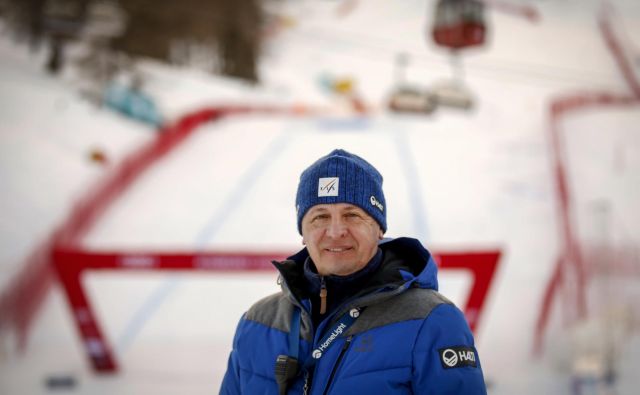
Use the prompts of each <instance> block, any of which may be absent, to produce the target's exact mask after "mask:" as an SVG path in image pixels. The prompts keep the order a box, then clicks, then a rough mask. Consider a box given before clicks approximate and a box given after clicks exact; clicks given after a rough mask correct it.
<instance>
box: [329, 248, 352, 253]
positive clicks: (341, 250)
mask: <svg viewBox="0 0 640 395" xmlns="http://www.w3.org/2000/svg"><path fill="white" fill-rule="evenodd" d="M351 249H353V248H352V247H332V248H325V249H324V250H325V251H328V252H336V253H339V252H345V251H349V250H351Z"/></svg>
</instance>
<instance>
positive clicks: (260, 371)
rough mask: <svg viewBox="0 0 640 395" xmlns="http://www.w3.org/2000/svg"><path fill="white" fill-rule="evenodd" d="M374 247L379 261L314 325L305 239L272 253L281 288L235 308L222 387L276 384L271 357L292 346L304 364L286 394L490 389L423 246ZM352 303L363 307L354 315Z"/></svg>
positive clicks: (255, 394)
mask: <svg viewBox="0 0 640 395" xmlns="http://www.w3.org/2000/svg"><path fill="white" fill-rule="evenodd" d="M380 248H381V250H382V252H383V262H382V264H381V265H380V268H379V269H378V271H377V272H376V273H375V274H374V275H373V276H372V279H371V281H370V282H369V286H367V287H365V288H364V289H363V290H362V291H361V292H359V293H358V294H357V295H355V296H354V297H352V298H351V299H349V300H347V301H346V302H344V303H343V305H342V306H341V307H339V308H337V309H335V310H334V312H333V314H330V315H329V316H328V317H327V318H325V319H324V320H323V321H322V322H321V323H320V324H319V325H318V327H317V328H314V327H313V324H312V320H311V316H310V311H311V310H310V301H309V295H306V294H305V290H304V286H303V285H302V284H303V274H302V266H303V262H304V260H305V259H306V258H307V257H308V253H307V251H306V249H304V250H302V251H301V252H299V253H298V254H296V255H294V256H293V257H290V258H289V259H288V260H286V261H283V262H274V264H275V266H276V267H277V268H278V270H279V271H280V273H281V278H282V280H283V282H282V292H280V293H277V294H274V295H271V296H268V297H266V298H264V299H262V300H260V301H259V302H257V303H256V304H255V305H253V306H252V307H251V308H250V309H249V311H247V313H245V314H244V316H243V317H242V318H241V320H240V323H239V325H238V328H237V331H236V335H235V338H234V341H233V350H232V351H231V354H230V356H229V365H228V369H227V372H226V375H225V377H224V380H223V383H222V387H221V390H220V393H221V394H246V395H259V394H265V395H266V394H276V395H277V394H279V393H280V392H279V386H278V384H277V382H276V377H275V373H274V371H275V367H276V359H277V358H278V356H279V355H280V356H287V355H288V356H290V357H291V358H295V357H297V358H296V359H297V360H298V361H299V362H300V365H301V366H300V367H299V369H298V372H297V374H295V375H292V376H293V377H292V378H291V379H290V380H289V382H288V386H287V392H286V393H287V394H303V393H309V394H312V395H322V394H340V395H347V394H431V395H436V394H486V389H485V383H484V379H483V374H482V368H481V366H480V360H479V358H478V353H477V351H476V349H475V346H474V341H473V335H472V334H471V331H470V330H469V327H468V325H467V322H466V320H465V318H464V315H463V314H462V312H461V311H460V310H459V309H458V308H457V307H456V306H454V305H453V303H451V302H450V301H449V300H447V299H446V298H445V297H444V296H442V295H440V294H439V293H438V292H437V289H438V283H437V267H436V265H435V263H434V261H433V259H432V258H431V255H430V254H429V252H428V251H427V250H426V249H425V248H424V247H423V246H422V245H421V244H420V242H419V241H417V240H415V239H410V238H398V239H393V240H388V241H385V242H382V243H381V244H380ZM296 309H299V310H298V311H299V312H300V319H299V320H298V321H296V319H295V318H296V317H297V316H296V315H295V314H294V311H295V310H296ZM354 309H357V310H354ZM353 311H359V315H358V314H356V315H357V318H355V320H353V319H349V317H350V316H351V315H353V314H351V315H350V312H353ZM344 322H346V323H347V324H348V325H347V326H342V327H341V326H340V325H341V324H342V323H344ZM298 325H299V336H298V338H297V341H298V347H299V350H298V352H297V355H292V354H296V353H295V346H293V345H292V344H290V334H289V333H290V331H291V330H292V328H294V329H293V333H295V331H296V329H295V328H296V327H297V326H298ZM340 328H342V330H340ZM327 339H331V340H330V341H329V342H328V343H327ZM292 348H293V350H292ZM314 351H315V353H314ZM318 351H322V352H321V353H320V354H319V355H320V358H318V359H314V358H313V356H312V354H315V355H316V356H318Z"/></svg>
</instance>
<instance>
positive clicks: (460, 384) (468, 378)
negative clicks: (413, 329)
mask: <svg viewBox="0 0 640 395" xmlns="http://www.w3.org/2000/svg"><path fill="white" fill-rule="evenodd" d="M412 386H413V388H412V389H413V393H415V394H428V395H444V394H469V395H486V393H487V390H486V386H485V382H484V377H483V374H482V367H481V366H480V359H479V358H478V352H477V350H476V348H475V345H474V341H473V335H472V333H471V330H470V329H469V326H468V325H467V321H466V319H465V318H464V315H463V314H462V312H461V311H460V310H459V309H458V308H457V307H455V306H454V305H452V304H446V303H445V304H441V305H438V306H437V307H436V308H434V309H433V310H432V311H431V313H430V314H429V315H428V316H427V317H426V318H425V320H424V322H423V323H422V328H421V329H420V332H419V333H418V337H417V339H416V344H415V345H414V349H413V383H412Z"/></svg>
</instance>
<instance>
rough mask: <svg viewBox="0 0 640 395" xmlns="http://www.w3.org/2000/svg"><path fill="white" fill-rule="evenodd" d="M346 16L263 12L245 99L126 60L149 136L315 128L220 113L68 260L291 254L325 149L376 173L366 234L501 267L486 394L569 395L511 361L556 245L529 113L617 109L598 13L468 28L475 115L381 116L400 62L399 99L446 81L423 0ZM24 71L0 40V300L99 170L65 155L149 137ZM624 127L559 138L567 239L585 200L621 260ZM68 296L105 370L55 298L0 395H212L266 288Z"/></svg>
mask: <svg viewBox="0 0 640 395" xmlns="http://www.w3.org/2000/svg"><path fill="white" fill-rule="evenodd" d="M357 3H358V4H357V6H356V8H354V10H353V11H352V12H351V13H350V14H348V15H346V16H344V17H341V18H338V17H336V12H335V10H336V5H337V2H329V1H328V2H318V1H288V2H284V4H283V5H282V6H281V7H282V9H281V10H280V12H282V13H285V14H286V15H288V16H289V17H290V18H291V19H292V20H294V21H295V24H293V26H291V27H289V28H287V29H285V30H283V31H282V32H280V33H279V34H278V35H277V36H276V37H274V38H273V40H272V41H271V42H269V44H268V46H267V48H266V53H265V57H264V60H263V62H262V65H261V77H262V81H263V84H261V85H259V86H256V87H251V86H247V85H244V84H242V83H238V82H235V81H228V80H225V79H222V78H219V77H212V76H210V75H207V74H206V73H202V72H198V71H193V70H185V69H176V68H172V67H168V66H161V65H157V64H154V63H151V62H149V63H146V64H145V65H144V70H145V72H146V75H147V76H148V78H149V84H148V90H149V92H151V93H152V94H153V96H154V97H155V98H156V99H157V100H158V103H159V105H160V107H161V109H162V111H163V113H164V114H165V115H167V116H168V117H169V118H170V119H175V118H177V117H179V116H180V115H181V114H184V113H185V112H187V111H191V110H193V109H197V108H199V107H200V106H203V105H211V104H219V103H268V104H292V103H298V104H304V105H308V106H314V107H321V108H326V109H328V111H329V112H328V113H327V115H323V116H319V117H298V118H287V117H282V116H277V115H269V116H267V115H247V116H236V117H229V118H225V119H223V120H222V121H219V122H216V123H211V124H208V125H205V126H203V127H202V128H200V129H199V130H197V132H196V133H195V134H194V135H193V136H192V137H191V138H190V139H189V140H187V141H186V142H185V143H184V144H183V145H182V146H180V147H179V148H178V149H177V150H176V151H174V152H172V153H171V154H170V155H169V156H167V157H166V158H164V159H163V160H162V161H161V162H160V163H158V164H157V165H156V166H154V167H152V168H151V169H150V170H149V171H148V172H146V173H145V174H144V176H143V177H142V178H141V179H140V180H139V181H138V182H137V183H136V184H135V185H133V186H132V187H131V188H130V189H128V190H127V191H126V192H125V193H124V194H123V195H122V197H121V198H120V199H119V200H118V201H116V203H115V204H114V205H113V206H112V207H111V208H110V209H109V210H108V211H107V212H106V213H105V214H104V216H103V217H102V218H101V220H100V221H99V222H98V223H97V225H96V226H95V227H94V228H93V229H92V230H91V231H90V232H89V234H88V235H87V236H86V238H85V240H84V242H85V244H86V245H87V246H89V247H91V248H93V249H97V250H100V249H114V248H118V249H125V250H126V249H130V250H135V249H140V248H144V249H157V250H181V249H186V250H206V249H211V248H226V249H231V250H238V249H243V248H247V249H252V250H290V251H292V252H294V251H296V250H297V249H298V248H300V247H301V244H300V237H299V235H298V234H297V232H296V228H295V218H294V209H293V199H294V196H295V188H296V181H297V177H298V175H299V173H300V172H301V171H302V170H303V169H304V168H305V167H306V166H307V165H308V164H310V163H311V162H312V161H313V160H315V159H316V158H317V157H319V156H321V155H324V154H326V153H328V152H329V151H330V150H331V149H333V148H336V147H340V148H344V149H347V150H350V151H352V152H355V153H358V154H359V155H361V156H363V157H365V158H367V159H369V160H370V161H371V162H372V163H373V164H374V165H375V166H376V167H377V168H378V169H379V170H380V171H381V173H382V174H383V176H384V177H385V184H384V186H385V194H386V197H387V206H388V208H389V214H388V215H389V218H388V223H389V231H388V232H387V236H390V237H394V236H403V235H409V236H414V237H417V238H420V239H421V240H423V241H424V242H425V244H426V245H427V246H428V247H429V248H430V249H432V250H433V249H443V248H446V249H454V250H455V249H460V250H463V249H468V248H496V247H497V248H501V249H502V250H503V253H504V255H503V258H502V260H501V262H500V268H499V272H498V274H497V279H496V283H495V284H494V287H493V289H492V290H491V293H490V295H489V300H488V305H487V311H486V312H485V314H486V315H485V318H484V320H483V321H482V322H481V323H480V327H479V329H478V333H477V335H476V336H477V337H476V340H477V343H478V349H479V352H480V356H481V360H482V363H483V368H484V371H485V375H486V378H487V380H488V381H489V383H490V393H492V394H533V393H536V394H538V393H545V394H547V393H548V394H567V393H570V377H569V373H570V369H569V367H568V366H567V358H568V356H566V355H565V356H558V355H557V354H558V353H546V354H545V355H544V356H543V357H542V358H541V359H532V356H531V349H532V342H533V331H534V326H535V320H536V318H537V314H538V311H539V309H540V304H541V301H542V294H543V290H544V287H545V286H546V284H547V281H548V279H549V276H550V275H551V272H552V270H553V265H554V263H555V258H556V256H557V254H558V250H559V248H560V246H559V241H558V240H559V235H558V234H557V233H558V230H557V215H558V214H557V211H556V201H555V190H554V188H555V186H554V184H553V172H552V171H553V169H552V166H551V158H550V142H549V134H548V128H549V125H548V106H549V103H550V102H551V100H553V98H555V97H558V95H562V94H567V93H573V92H579V91H590V90H607V91H611V92H624V93H627V89H628V87H627V85H626V84H625V80H624V79H623V78H622V77H621V75H620V73H619V71H618V69H617V68H616V64H615V62H614V60H613V58H612V56H611V54H610V52H609V51H608V49H607V47H606V45H605V43H604V41H603V40H602V37H601V35H600V31H599V30H598V26H597V21H596V15H597V12H598V10H599V8H598V2H596V1H557V2H533V1H529V2H527V1H522V2H520V3H525V4H532V5H535V6H536V7H537V8H538V10H539V11H540V14H541V21H540V22H539V23H537V24H532V23H530V22H528V21H526V20H524V19H521V18H517V17H514V16H512V15H505V14H501V13H499V12H493V11H490V12H489V13H488V14H487V18H488V22H489V23H490V41H489V43H488V45H487V46H486V47H484V48H482V49H477V50H471V51H469V54H468V56H465V57H464V58H463V62H464V67H465V80H466V82H467V84H468V86H469V87H470V89H471V90H472V91H473V93H474V96H475V100H476V103H477V105H476V107H475V108H474V109H473V110H472V111H470V112H463V111H460V110H455V109H447V108H442V109H438V110H437V111H436V112H435V113H434V114H432V115H430V116H409V115H397V114H390V113H388V112H386V111H385V109H384V103H385V100H386V97H387V95H388V94H389V92H390V90H391V88H392V86H393V83H394V65H393V62H394V59H395V56H396V55H397V54H398V53H399V52H405V53H408V54H410V55H411V58H410V63H409V66H408V69H407V70H406V75H405V80H406V81H407V82H410V83H413V84H416V85H418V86H423V87H428V86H430V85H432V84H434V83H436V82H438V81H442V80H445V79H447V78H449V77H450V76H451V74H452V72H451V70H450V68H449V60H448V57H447V54H446V52H445V51H442V50H440V49H437V48H435V47H434V46H433V44H432V43H427V42H426V41H425V28H426V26H428V23H429V21H430V20H429V18H430V15H429V13H428V12H427V11H428V10H430V7H432V5H433V2H431V1H424V0H422V1H419V0H406V1H402V2H390V1H383V0H369V1H366V2H365V1H361V2H357ZM611 3H612V4H613V5H614V6H615V7H616V10H617V14H616V15H618V17H619V18H620V19H618V20H617V21H618V23H620V25H621V26H624V28H625V31H626V34H627V35H628V37H627V39H629V40H631V41H632V42H635V43H639V42H640V7H639V6H638V4H636V3H635V2H634V1H621V0H619V1H612V2H611ZM636 45H637V44H636ZM635 53H636V56H637V54H638V53H637V52H635ZM43 55H44V54H43V53H35V54H29V53H28V51H27V50H26V48H24V47H22V46H18V45H16V44H14V43H12V42H10V41H9V40H8V39H7V37H4V36H3V37H2V38H1V39H0V73H1V74H0V103H1V104H2V105H1V106H0V139H1V140H0V185H1V186H2V190H3V193H2V194H1V195H0V210H1V211H0V216H1V217H2V222H0V234H1V235H2V236H1V237H0V258H2V259H1V260H0V286H2V288H0V290H2V289H5V287H6V286H7V285H8V284H9V283H10V281H11V279H12V278H13V276H14V275H15V274H16V273H18V272H19V270H20V266H19V264H20V262H21V259H23V258H24V256H26V255H27V254H28V252H29V251H30V250H31V249H33V248H35V246H36V245H37V244H38V243H39V242H41V241H42V240H43V239H44V238H46V237H47V236H48V234H49V232H51V231H52V229H53V228H54V227H55V226H56V225H57V224H59V223H60V222H61V221H63V219H64V218H65V215H66V214H67V213H68V211H69V209H70V208H71V207H72V205H73V203H74V201H75V200H76V199H77V198H78V197H79V196H82V195H83V194H84V193H86V191H87V189H88V188H90V187H91V186H92V185H93V183H94V182H95V180H97V179H99V178H100V177H102V176H104V174H105V173H106V172H108V171H109V167H106V168H105V167H100V166H97V165H96V164H94V163H91V162H90V161H89V160H88V159H87V156H88V152H89V150H90V149H91V148H92V147H95V146H99V147H103V148H104V149H105V151H106V152H107V154H108V157H109V159H110V161H111V162H112V163H115V162H117V161H118V159H120V158H122V157H124V156H125V155H126V154H127V153H128V152H131V150H133V149H135V148H136V147H138V146H140V145H141V144H144V143H145V142H148V141H150V140H151V139H152V138H153V137H154V136H153V134H154V131H153V130H150V129H148V128H147V127H145V126H141V125H140V124H138V123H135V122H134V121H131V120H126V119H122V118H120V117H119V116H118V115H116V114H113V113H111V112H109V111H108V110H106V109H96V108H94V107H92V106H91V105H89V104H87V103H86V102H84V101H82V100H81V99H80V98H79V97H78V95H77V94H76V93H75V92H74V91H73V90H72V89H70V88H69V85H70V83H72V82H73V76H70V75H67V76H66V77H65V78H63V79H54V78H51V77H49V76H46V75H45V74H43V72H42V67H41V64H42V62H43ZM327 76H339V77H343V76H348V77H352V78H353V80H354V81H355V84H356V85H355V87H356V89H357V92H358V93H359V94H360V96H361V97H362V98H363V99H364V100H365V102H366V103H367V104H368V105H369V107H370V108H371V109H372V114H371V115H370V116H368V117H357V116H354V115H353V114H351V113H349V111H348V110H347V109H346V108H345V105H344V103H343V102H342V101H341V100H340V99H338V98H336V97H335V96H334V95H331V94H330V93H328V92H327V91H326V89H323V87H322V86H321V81H322V79H323V78H326V77H327ZM639 124H640V111H638V107H629V108H621V109H611V108H604V109H602V110H592V111H589V112H581V113H577V114H574V115H572V116H571V117H569V118H568V119H566V120H565V121H563V122H562V124H561V127H562V130H563V132H564V133H565V136H566V139H565V145H566V151H567V158H568V161H569V175H570V183H569V186H570V188H571V191H572V192H573V195H574V196H575V207H576V212H575V214H576V226H577V227H578V228H579V230H580V234H581V235H582V236H584V237H585V238H587V239H588V238H589V237H592V235H593V234H598V229H597V218H594V215H595V214H594V213H593V209H592V207H593V203H594V202H599V201H607V202H609V204H610V205H611V207H612V212H613V214H612V218H613V220H612V224H613V225H612V227H613V230H612V234H614V235H615V236H614V237H616V238H618V239H620V240H622V241H624V242H626V243H631V244H635V245H636V246H637V245H638V244H639V243H640V240H638V235H640V229H638V228H639V227H640V225H638V224H640V208H639V207H638V204H637V202H638V201H639V200H640V199H639V198H640V196H639V195H640V187H639V185H640V182H639V181H640V180H639V179H638V174H640V173H639V171H640V161H639V159H638V158H640V136H639V135H638V133H640V130H638V126H637V125H639ZM594 223H595V225H594ZM85 282H86V284H87V288H88V289H89V291H90V295H91V298H92V299H93V301H94V302H95V304H96V306H95V307H96V310H97V311H98V314H99V319H100V320H101V323H102V325H103V327H104V329H105V331H106V333H107V336H108V337H109V339H110V340H111V342H112V344H113V345H114V346H115V348H116V352H117V355H118V358H119V360H120V362H121V366H122V371H121V372H120V373H119V374H118V375H115V376H113V377H100V376H95V375H94V374H92V372H91V370H90V368H89V365H88V363H87V361H86V358H85V356H84V350H83V349H82V347H81V344H80V342H79V340H78V337H77V336H76V333H75V328H74V327H73V325H72V322H71V320H70V314H69V310H68V308H67V306H66V303H65V300H64V298H63V295H62V292H61V291H60V289H59V288H57V287H56V288H54V290H53V292H52V293H51V296H50V298H49V299H48V300H47V301H46V303H45V304H44V306H43V309H42V312H41V314H40V315H39V316H38V319H37V320H36V322H35V326H34V328H33V330H32V333H31V336H30V342H29V344H28V347H27V349H26V351H25V353H23V354H20V353H17V352H16V351H15V345H14V343H13V341H12V340H13V339H12V338H11V336H7V335H3V336H2V342H1V343H0V344H1V345H2V348H0V393H2V394H5V393H6V394H39V393H48V391H47V388H46V386H45V380H46V379H47V378H48V377H52V376H53V377H65V376H72V377H74V378H75V379H76V380H77V385H76V387H75V391H76V392H77V393H82V394H114V393H117V394H142V393H154V394H175V393H181V394H182V393H184V394H200V393H201V394H205V393H216V392H217V390H218V386H219V383H220V380H221V378H222V375H223V374H224V371H225V368H226V358H227V354H228V352H229V350H230V346H231V337H232V335H233V331H234V329H235V325H236V323H237V320H238V319H239V317H240V315H241V314H242V312H243V311H244V310H246V308H247V307H248V306H249V305H250V304H251V303H252V302H254V301H255V300H257V299H258V298H260V297H262V296H265V295H267V294H269V293H271V292H275V291H276V290H277V289H278V287H277V284H276V278H275V274H273V273H269V274H205V275H194V274H178V275H168V274H152V275H150V274H148V273H147V274H143V273H141V274H131V273H129V274H122V273H100V274H90V275H88V276H87V278H85ZM441 282H442V288H441V290H442V291H443V293H445V294H446V295H448V296H450V297H451V298H452V299H453V300H454V301H456V302H458V303H460V301H462V300H464V298H465V296H466V292H467V285H468V282H469V279H468V278H467V277H466V276H465V275H464V274H460V273H444V274H443V275H442V276H441ZM560 321H561V320H556V321H554V323H555V326H554V327H553V330H554V332H553V333H554V334H555V336H556V339H561V341H560V343H562V340H564V339H567V336H570V332H568V331H567V330H566V329H565V330H562V327H561V325H558V322H560ZM551 344H552V345H555V346H558V343H557V342H556V343H551ZM626 345H627V352H625V353H623V354H621V355H620V356H619V358H620V361H619V366H620V367H621V369H622V370H621V372H620V377H619V380H620V384H619V393H620V394H632V393H635V390H634V389H635V388H636V387H637V385H638V380H637V378H636V375H635V370H637V368H638V367H640V359H639V357H638V355H640V342H639V339H638V336H637V335H636V336H635V337H632V338H629V339H627V340H626ZM565 350H567V349H565V348H562V347H560V351H565ZM567 352H568V353H570V350H569V351H567Z"/></svg>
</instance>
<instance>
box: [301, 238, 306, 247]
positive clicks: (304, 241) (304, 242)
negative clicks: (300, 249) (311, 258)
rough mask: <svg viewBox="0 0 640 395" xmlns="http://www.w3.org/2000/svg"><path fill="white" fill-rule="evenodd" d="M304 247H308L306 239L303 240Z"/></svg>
mask: <svg viewBox="0 0 640 395" xmlns="http://www.w3.org/2000/svg"><path fill="white" fill-rule="evenodd" d="M302 245H303V246H306V245H307V241H306V240H305V239H304V237H303V238H302Z"/></svg>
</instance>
